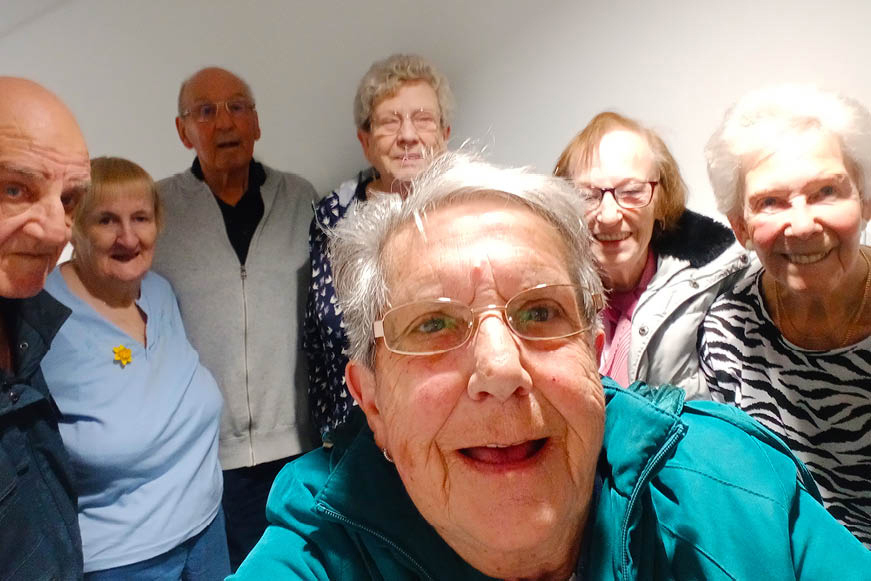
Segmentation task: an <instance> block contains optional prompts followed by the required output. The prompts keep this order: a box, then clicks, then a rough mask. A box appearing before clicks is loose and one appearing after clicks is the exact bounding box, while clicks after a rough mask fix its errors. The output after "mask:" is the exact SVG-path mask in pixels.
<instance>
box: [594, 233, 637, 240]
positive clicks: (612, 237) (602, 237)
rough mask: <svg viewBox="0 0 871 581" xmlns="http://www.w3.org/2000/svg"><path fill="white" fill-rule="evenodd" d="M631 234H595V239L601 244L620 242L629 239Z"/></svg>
mask: <svg viewBox="0 0 871 581" xmlns="http://www.w3.org/2000/svg"><path fill="white" fill-rule="evenodd" d="M629 236H630V233H629V232H616V233H614V234H594V235H593V237H594V238H595V239H596V240H598V241H599V242H620V241H621V240H626V239H627V238H629Z"/></svg>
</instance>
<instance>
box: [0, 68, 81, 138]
mask: <svg viewBox="0 0 871 581" xmlns="http://www.w3.org/2000/svg"><path fill="white" fill-rule="evenodd" d="M0 127H2V128H3V129H4V130H9V129H11V128H12V127H18V128H19V129H20V130H21V131H22V132H24V131H26V132H28V133H38V134H40V136H41V137H44V138H45V139H46V140H47V141H54V140H55V138H59V139H61V140H62V141H69V145H75V146H76V147H77V148H78V149H80V150H82V151H85V152H86V151H87V147H85V140H84V137H82V131H81V129H79V124H78V123H77V122H76V119H75V117H73V114H72V112H71V111H70V110H69V109H68V108H67V106H66V105H64V104H63V103H62V102H61V100H60V99H58V98H57V96H56V95H55V94H54V93H52V92H51V91H49V90H48V89H46V88H45V87H43V86H42V85H39V84H37V83H34V82H33V81H29V80H27V79H21V78H18V77H0Z"/></svg>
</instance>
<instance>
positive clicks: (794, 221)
mask: <svg viewBox="0 0 871 581" xmlns="http://www.w3.org/2000/svg"><path fill="white" fill-rule="evenodd" d="M788 220H789V222H788V224H787V226H786V230H785V231H784V233H785V234H786V235H787V236H793V237H795V238H802V239H804V238H810V237H811V236H813V235H814V234H818V233H819V232H822V226H820V225H819V224H818V223H817V221H816V215H815V214H814V210H813V208H812V207H811V206H809V205H808V204H807V203H806V202H805V201H804V200H803V199H802V198H796V199H795V200H793V204H792V209H791V210H790V212H789V217H788Z"/></svg>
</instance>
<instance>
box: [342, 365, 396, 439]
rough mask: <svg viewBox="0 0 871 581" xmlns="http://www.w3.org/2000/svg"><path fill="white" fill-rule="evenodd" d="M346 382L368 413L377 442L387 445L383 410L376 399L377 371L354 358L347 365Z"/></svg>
mask: <svg viewBox="0 0 871 581" xmlns="http://www.w3.org/2000/svg"><path fill="white" fill-rule="evenodd" d="M345 384H346V385H347V386H348V392H349V393H350V394H351V397H353V398H354V401H356V402H357V405H359V406H360V409H361V410H363V413H364V414H366V421H367V422H368V423H369V427H370V428H371V429H372V433H373V434H375V443H376V444H378V446H379V447H384V446H386V442H385V441H384V440H383V439H382V436H383V435H384V434H386V430H385V428H384V418H383V416H382V415H381V410H379V409H378V402H376V401H375V372H374V371H372V370H371V369H369V367H367V366H366V364H365V363H363V362H361V361H358V360H356V359H352V360H350V361H348V365H347V366H346V367H345Z"/></svg>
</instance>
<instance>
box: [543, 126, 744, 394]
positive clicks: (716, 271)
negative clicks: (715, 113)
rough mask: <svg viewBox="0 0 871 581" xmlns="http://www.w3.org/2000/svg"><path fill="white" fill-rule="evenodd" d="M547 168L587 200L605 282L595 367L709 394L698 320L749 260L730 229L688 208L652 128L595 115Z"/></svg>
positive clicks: (622, 378) (620, 377)
mask: <svg viewBox="0 0 871 581" xmlns="http://www.w3.org/2000/svg"><path fill="white" fill-rule="evenodd" d="M554 173H555V174H556V175H558V176H562V177H565V178H568V179H570V180H572V181H573V182H574V184H575V186H576V188H577V190H578V192H579V193H580V195H581V196H583V197H584V198H585V199H586V200H587V201H588V204H589V207H590V210H589V211H588V212H587V214H586V217H587V225H588V226H589V228H590V231H591V233H592V235H593V237H594V244H593V249H594V251H595V253H596V257H597V259H598V260H599V264H600V271H601V275H602V279H603V281H604V282H605V285H606V287H607V289H608V307H607V308H606V309H605V311H604V312H603V319H604V327H605V340H604V346H603V349H602V357H601V361H600V366H599V371H600V373H602V374H603V375H607V376H610V377H611V378H613V379H614V380H616V381H617V382H618V383H619V384H621V385H623V386H627V385H629V384H631V383H632V382H634V381H637V380H643V381H645V382H648V383H651V384H665V383H670V384H673V385H677V386H679V387H682V388H683V389H684V390H685V391H686V393H687V398H688V399H700V398H704V399H707V398H708V397H709V396H708V391H707V388H706V387H705V382H704V378H703V377H700V372H699V362H698V354H697V348H696V344H697V335H698V329H699V325H700V324H701V321H702V319H703V318H704V316H705V313H706V312H707V310H708V307H709V306H710V305H711V303H712V302H713V301H714V299H715V298H716V297H717V296H719V295H720V294H721V293H723V292H724V291H726V290H727V289H729V288H731V286H732V285H733V284H734V282H735V281H736V280H738V279H739V278H740V277H741V275H742V274H743V273H744V272H745V270H746V269H747V267H748V266H749V263H750V261H749V257H748V254H747V253H746V252H745V251H744V250H743V249H742V248H741V247H740V246H739V245H738V244H737V243H736V241H735V238H734V236H733V235H732V232H731V231H730V230H729V229H728V228H727V227H725V226H723V225H721V224H719V223H718V222H716V221H714V220H712V219H711V218H708V217H706V216H702V215H700V214H697V213H695V212H692V211H690V210H688V209H687V208H686V185H685V184H684V182H683V178H681V175H680V170H679V169H678V165H677V162H676V161H675V159H674V157H672V155H671V153H670V152H669V151H668V148H667V147H666V145H665V143H664V142H663V141H662V139H660V138H659V136H657V135H656V134H655V133H654V132H653V131H651V130H649V129H647V128H645V127H643V126H642V125H640V124H639V123H637V122H636V121H633V120H631V119H628V118H626V117H623V116H621V115H618V114H616V113H611V112H605V113H600V114H599V115H597V116H596V117H594V118H593V120H592V121H590V123H589V124H588V125H587V127H585V128H584V129H583V130H582V131H581V132H580V133H578V134H577V135H576V136H575V137H574V139H572V141H571V142H570V143H569V145H568V146H567V147H566V149H565V150H564V151H563V153H562V155H561V156H560V159H559V161H558V162H557V165H556V168H555V170H554Z"/></svg>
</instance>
